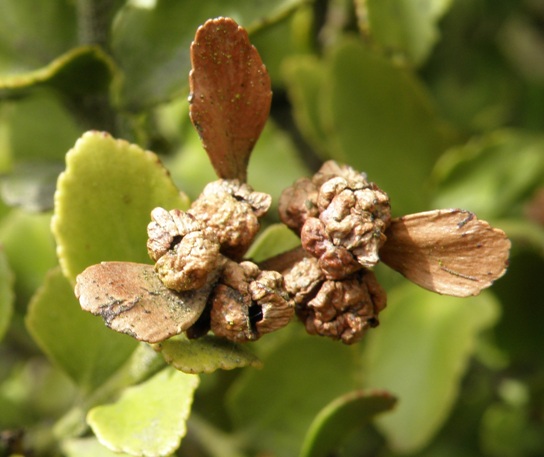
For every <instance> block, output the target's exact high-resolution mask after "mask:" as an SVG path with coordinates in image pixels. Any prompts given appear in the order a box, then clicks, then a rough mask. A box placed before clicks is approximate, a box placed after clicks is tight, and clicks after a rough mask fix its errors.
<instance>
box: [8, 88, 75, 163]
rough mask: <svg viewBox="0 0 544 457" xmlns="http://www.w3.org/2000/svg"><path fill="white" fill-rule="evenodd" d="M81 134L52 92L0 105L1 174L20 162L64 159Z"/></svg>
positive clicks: (36, 92)
mask: <svg viewBox="0 0 544 457" xmlns="http://www.w3.org/2000/svg"><path fill="white" fill-rule="evenodd" d="M80 134H81V131H80V128H79V127H78V126H77V124H76V122H75V120H74V119H73V118H72V117H71V116H70V114H69V112H68V111H67V110H66V108H65V107H63V105H62V103H61V100H60V97H59V96H58V94H55V93H54V92H53V91H48V90H45V89H41V90H36V91H35V92H33V94H32V97H26V98H22V99H17V100H5V101H4V100H3V101H2V103H1V104H0V145H1V148H0V171H2V172H7V171H10V170H11V168H12V167H13V164H14V163H17V162H20V161H25V162H26V161H38V160H39V161H42V162H44V161H58V162H61V161H63V160H64V156H65V154H66V151H67V150H68V149H69V148H70V147H71V146H72V145H73V144H74V142H75V141H76V139H77V137H78V136H79V135H80Z"/></svg>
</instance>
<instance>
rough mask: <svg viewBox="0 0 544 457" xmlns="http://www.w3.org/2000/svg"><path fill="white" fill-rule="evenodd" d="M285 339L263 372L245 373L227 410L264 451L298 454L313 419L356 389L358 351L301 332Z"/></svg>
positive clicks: (266, 358)
mask: <svg viewBox="0 0 544 457" xmlns="http://www.w3.org/2000/svg"><path fill="white" fill-rule="evenodd" d="M298 330H299V332H297V335H296V336H294V337H291V338H285V336H283V335H282V336H283V338H284V339H283V341H280V344H277V345H276V346H275V347H274V348H273V349H270V348H269V350H268V351H266V353H263V355H262V356H261V359H262V361H263V364H264V368H263V369H262V370H246V371H245V372H244V373H243V374H242V375H241V376H240V377H239V378H238V379H237V380H236V381H235V383H234V384H233V386H232V388H231V390H230V391H229V394H228V397H227V406H228V409H229V412H230V413H231V416H232V418H233V421H234V423H235V425H236V426H237V427H238V429H239V430H240V433H242V434H243V436H244V437H246V439H247V440H248V441H249V442H250V443H251V445H253V446H254V447H255V448H257V449H259V450H260V452H263V453H270V454H273V455H277V456H280V457H283V456H293V455H296V454H297V452H299V450H300V446H301V444H302V439H303V437H304V434H305V433H306V431H307V430H308V428H309V426H310V424H311V423H312V421H313V419H314V417H315V416H316V414H318V412H319V411H320V410H321V409H322V408H323V407H324V406H325V405H326V404H327V403H329V402H330V401H332V400H333V399H335V398H336V397H338V396H339V395H342V394H343V393H345V392H348V391H351V390H353V389H354V388H356V387H357V385H356V382H355V370H356V369H355V365H354V363H355V360H354V357H353V355H354V351H355V350H356V348H354V347H346V346H343V345H340V344H338V343H336V342H332V341H328V340H325V339H322V338H317V337H315V336H314V337H311V336H308V335H305V334H302V330H301V329H300V328H299V329H298Z"/></svg>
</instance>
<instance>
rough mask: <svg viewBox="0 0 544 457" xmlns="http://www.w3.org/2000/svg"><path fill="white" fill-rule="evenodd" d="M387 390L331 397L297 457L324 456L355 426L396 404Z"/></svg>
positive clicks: (315, 421)
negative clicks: (333, 398) (332, 398)
mask: <svg viewBox="0 0 544 457" xmlns="http://www.w3.org/2000/svg"><path fill="white" fill-rule="evenodd" d="M395 403H396V399H395V398H394V397H393V396H391V395H389V394H388V393H387V392H365V391H360V390H356V391H353V392H350V393H348V394H345V395H342V396H341V397H339V398H337V399H335V400H333V401H332V402H331V403H329V404H328V405H327V406H325V408H323V409H322V410H321V411H320V412H319V414H318V415H317V416H316V418H315V419H314V421H313V422H312V425H311V426H310V429H309V430H308V433H307V434H306V438H305V440H304V444H303V446H302V451H301V453H300V457H327V456H329V455H333V454H334V453H335V450H336V449H337V447H338V445H339V444H340V443H341V442H342V439H343V438H345V437H346V436H348V435H349V434H350V432H352V431H353V430H354V429H356V428H358V427H361V426H363V425H366V424H368V423H369V422H370V421H371V420H372V419H373V418H374V416H376V415H377V414H380V413H382V412H385V411H388V410H390V409H392V408H393V407H394V406H395Z"/></svg>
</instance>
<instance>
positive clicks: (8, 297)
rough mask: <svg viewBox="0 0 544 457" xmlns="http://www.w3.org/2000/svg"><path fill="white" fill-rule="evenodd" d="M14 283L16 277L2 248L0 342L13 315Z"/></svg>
mask: <svg viewBox="0 0 544 457" xmlns="http://www.w3.org/2000/svg"><path fill="white" fill-rule="evenodd" d="M13 281H14V276H13V272H12V271H11V269H10V267H9V264H8V260H7V258H6V253H5V251H4V249H3V247H0V341H1V340H2V338H3V337H4V334H5V333H6V330H7V328H8V326H9V323H10V320H11V316H12V314H13V302H14V300H15V294H14V292H13Z"/></svg>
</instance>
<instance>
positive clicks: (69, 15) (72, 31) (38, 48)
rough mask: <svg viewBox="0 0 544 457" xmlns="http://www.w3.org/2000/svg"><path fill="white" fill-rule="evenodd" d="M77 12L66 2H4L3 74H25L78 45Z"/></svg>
mask: <svg viewBox="0 0 544 457" xmlns="http://www.w3.org/2000/svg"><path fill="white" fill-rule="evenodd" d="M76 38H77V28H76V11H75V5H74V4H73V3H72V2H67V1H65V0H48V1H47V2H36V1H35V0H18V1H16V2H13V1H3V2H2V15H1V16H0V72H2V73H4V74H6V73H11V74H13V73H22V72H26V71H29V70H32V69H35V68H38V67H41V66H42V65H44V64H46V63H48V62H50V61H51V60H52V59H54V58H55V57H57V56H58V55H59V54H61V53H63V52H65V51H67V50H68V49H70V48H71V47H72V46H73V45H74V44H75V42H76Z"/></svg>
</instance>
